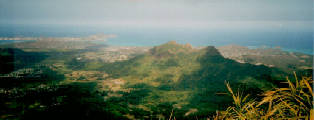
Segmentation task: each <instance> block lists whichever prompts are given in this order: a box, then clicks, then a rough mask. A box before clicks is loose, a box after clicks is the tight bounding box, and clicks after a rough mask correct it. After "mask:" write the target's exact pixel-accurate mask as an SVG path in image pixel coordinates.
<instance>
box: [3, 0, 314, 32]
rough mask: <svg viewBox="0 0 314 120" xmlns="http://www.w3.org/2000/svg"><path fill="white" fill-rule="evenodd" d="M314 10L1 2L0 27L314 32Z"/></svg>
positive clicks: (115, 1) (252, 2) (83, 0)
mask: <svg viewBox="0 0 314 120" xmlns="http://www.w3.org/2000/svg"><path fill="white" fill-rule="evenodd" d="M313 11H314V10H313V0H0V25H1V24H2V25H3V24H29V25H36V24H46V25H55V24H58V25H94V26H129V27H138V26H140V27H188V28H191V27H197V28H202V27H212V28H217V29H218V28H228V29H237V28H239V27H242V28H243V27H244V28H245V27H255V28H269V27H278V28H281V27H288V28H294V29H304V30H312V28H313Z"/></svg>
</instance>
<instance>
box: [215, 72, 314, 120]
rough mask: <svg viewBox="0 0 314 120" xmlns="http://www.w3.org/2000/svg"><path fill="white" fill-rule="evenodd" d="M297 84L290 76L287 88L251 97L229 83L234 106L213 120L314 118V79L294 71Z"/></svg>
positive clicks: (220, 112)
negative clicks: (235, 90)
mask: <svg viewBox="0 0 314 120" xmlns="http://www.w3.org/2000/svg"><path fill="white" fill-rule="evenodd" d="M294 76H295V83H293V82H291V80H290V79H289V78H288V77H287V78H286V80H287V82H285V83H284V84H287V87H280V88H275V89H273V90H269V91H266V92H264V93H263V94H262V95H261V96H262V99H261V100H256V99H249V96H250V95H243V94H242V93H241V92H239V91H238V92H234V91H233V90H232V88H231V87H230V85H229V83H227V82H226V86H227V88H228V91H229V93H230V95H231V96H232V98H233V106H230V107H228V108H227V110H225V111H218V112H217V113H216V115H215V116H213V117H212V119H214V120H230V119H232V120H233V119H236V120H251V119H253V120H254V119H255V120H257V119H258V120H277V119H285V120H286V119H293V120H296V119H306V120H309V119H313V117H314V116H313V111H314V109H313V86H312V85H311V84H313V78H312V76H310V77H302V78H298V77H297V75H296V73H295V72H294Z"/></svg>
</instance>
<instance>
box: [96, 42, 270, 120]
mask: <svg viewBox="0 0 314 120" xmlns="http://www.w3.org/2000/svg"><path fill="white" fill-rule="evenodd" d="M98 70H101V71H105V72H106V73H108V74H109V77H112V78H115V79H119V80H122V81H124V82H125V84H124V85H123V86H122V87H121V91H120V92H121V93H122V97H121V99H122V98H123V99H126V100H127V101H123V102H127V103H128V104H130V105H129V106H133V107H135V108H138V109H143V110H144V111H147V112H154V114H162V113H158V110H157V111H156V110H153V108H158V109H160V108H159V107H158V106H160V105H168V106H170V107H171V108H167V109H168V110H169V109H170V110H171V109H175V111H176V114H177V115H178V116H189V114H190V113H189V111H190V112H191V111H192V112H191V113H194V114H199V115H201V114H204V113H207V114H208V113H210V112H214V111H215V110H217V109H223V108H224V107H225V105H226V103H228V101H229V100H230V98H229V97H228V96H225V95H219V93H224V92H226V88H225V81H228V82H231V83H232V85H235V86H236V87H242V89H243V90H249V91H251V92H260V91H262V90H266V89H270V88H272V87H273V86H274V85H273V84H272V82H271V81H273V77H272V76H271V75H272V74H274V73H273V72H274V70H273V69H271V68H268V67H266V66H256V65H251V64H242V63H238V62H236V61H234V60H231V59H226V58H224V57H223V56H222V55H221V54H220V53H219V52H218V50H217V49H216V48H215V47H213V46H209V47H206V48H203V49H195V48H192V47H191V46H190V45H180V44H177V43H176V42H174V41H171V42H168V43H166V44H163V45H160V46H156V47H154V48H152V49H151V50H150V51H149V52H148V53H146V54H144V55H141V56H138V57H135V58H133V59H130V60H128V61H123V62H115V63H111V64H105V65H104V66H102V67H101V68H100V69H98ZM122 89H128V90H130V91H131V93H130V94H129V93H124V92H123V90H122ZM118 91H119V90H118ZM132 91H133V92H135V93H136V94H135V93H134V95H135V96H133V97H130V95H131V96H132V95H133V92H132ZM115 99H116V98H115ZM223 104H225V105H223ZM193 111H194V112H193ZM196 111H197V112H196ZM155 112H157V113H155ZM159 112H160V111H159Z"/></svg>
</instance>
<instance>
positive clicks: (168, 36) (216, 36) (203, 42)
mask: <svg viewBox="0 0 314 120" xmlns="http://www.w3.org/2000/svg"><path fill="white" fill-rule="evenodd" d="M99 33H104V34H116V35H117V37H116V38H111V39H108V40H107V44H109V45H116V46H156V45H160V44H163V43H166V42H168V41H170V40H175V41H177V42H178V43H182V44H186V43H190V44H192V45H193V46H224V45H230V44H236V45H241V46H250V47H252V46H254V47H261V46H267V47H270V48H272V47H278V46H279V47H281V48H282V50H285V51H289V52H301V53H306V54H313V31H302V30H258V29H254V30H241V29H240V30H213V29H210V28H146V27H133V28H130V27H99V26H94V27H93V26H79V25H77V26H75V25H72V26H69V25H67V26H62V25H36V26H33V25H0V37H15V36H24V37H84V36H89V35H93V34H99ZM0 44H1V43H0Z"/></svg>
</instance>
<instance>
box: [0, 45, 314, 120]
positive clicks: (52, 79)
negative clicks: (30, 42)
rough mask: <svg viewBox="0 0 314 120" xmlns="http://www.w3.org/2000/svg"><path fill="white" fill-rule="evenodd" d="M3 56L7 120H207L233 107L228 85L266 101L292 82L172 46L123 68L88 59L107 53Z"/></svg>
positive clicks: (273, 72) (1, 95) (271, 71)
mask: <svg viewBox="0 0 314 120" xmlns="http://www.w3.org/2000/svg"><path fill="white" fill-rule="evenodd" d="M0 50H1V51H0V58H3V59H0V61H1V62H0V63H1V66H5V67H6V68H7V69H1V73H0V75H1V76H2V77H1V78H0V82H1V83H0V102H1V104H0V108H1V109H0V114H1V116H0V119H43V118H44V119H64V118H67V119H169V118H172V119H173V118H174V117H175V118H176V119H206V118H208V115H214V114H216V111H217V110H219V111H222V110H225V109H227V108H228V107H229V106H231V105H232V98H230V97H229V96H226V95H224V93H226V92H227V89H225V83H224V81H229V82H230V85H232V86H230V88H231V87H232V88H236V89H237V88H241V90H243V94H250V95H251V96H250V97H248V98H247V99H252V98H257V100H259V99H262V97H260V96H258V94H262V93H264V91H268V90H271V89H273V88H275V87H281V85H282V84H281V82H282V81H283V80H284V79H285V77H284V76H289V77H290V76H293V75H289V74H286V73H285V72H283V71H282V70H281V69H277V68H269V67H267V66H263V65H258V66H257V65H252V64H247V63H238V62H236V61H234V60H231V59H226V58H224V57H223V56H222V55H221V54H220V53H219V52H218V50H217V49H216V48H215V47H212V46H209V47H206V48H202V49H195V48H192V47H191V46H190V45H180V44H177V43H175V42H173V41H171V42H168V43H166V44H163V45H160V46H156V47H154V48H152V49H150V50H149V51H148V52H146V53H144V54H140V55H137V56H135V57H132V58H131V59H128V60H124V61H116V62H104V61H103V60H102V59H87V58H86V56H85V57H84V55H87V54H85V53H88V57H91V56H92V55H93V53H98V54H95V55H100V54H101V53H104V52H99V51H101V50H103V49H101V48H93V49H81V50H77V49H67V50H59V51H58V50H52V49H50V50H47V49H37V50H36V49H31V50H30V49H23V50H21V49H11V48H7V49H0ZM114 52H115V53H118V52H119V51H114ZM106 54H107V53H106ZM108 55H112V54H108ZM123 55H124V54H123ZM115 57H116V56H115ZM118 58H119V57H118ZM106 60H107V59H106ZM12 66H14V67H13V68H14V69H12ZM299 72H304V71H299ZM299 72H298V74H299ZM304 73H305V74H299V75H312V72H311V70H309V71H308V72H304ZM291 81H292V82H296V80H291ZM230 90H231V89H230ZM268 102H269V101H267V103H268ZM265 103H266V102H265ZM260 106H265V105H264V104H262V105H260ZM220 114H221V113H220ZM302 115H303V114H302Z"/></svg>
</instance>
